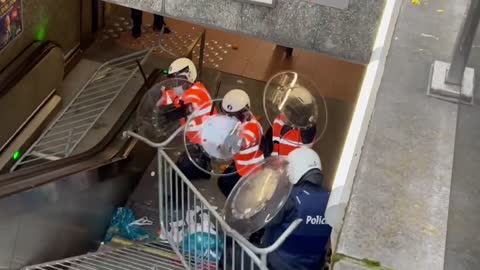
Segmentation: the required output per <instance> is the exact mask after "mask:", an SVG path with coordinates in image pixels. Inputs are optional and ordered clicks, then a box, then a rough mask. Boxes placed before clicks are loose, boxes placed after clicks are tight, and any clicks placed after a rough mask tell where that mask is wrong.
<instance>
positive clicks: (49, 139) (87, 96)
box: [11, 49, 152, 171]
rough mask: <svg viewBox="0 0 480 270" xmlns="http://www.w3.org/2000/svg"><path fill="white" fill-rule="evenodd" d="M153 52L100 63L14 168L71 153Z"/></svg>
mask: <svg viewBox="0 0 480 270" xmlns="http://www.w3.org/2000/svg"><path fill="white" fill-rule="evenodd" d="M151 52H152V50H151V49H147V50H144V51H140V52H135V53H132V54H129V55H125V56H122V57H119V58H115V59H112V60H110V61H108V62H106V63H104V64H103V65H101V66H100V67H99V68H98V69H97V71H96V72H95V73H94V74H93V75H92V76H91V77H90V79H89V80H88V81H87V83H86V84H85V85H84V86H83V87H82V89H81V90H80V91H79V92H78V93H77V95H76V96H75V97H74V98H73V100H72V101H71V102H70V103H69V104H68V105H67V107H66V108H65V109H64V110H63V111H62V112H61V113H60V114H59V116H58V117H57V118H56V119H55V120H54V121H53V122H52V123H51V124H50V126H49V127H48V128H47V129H45V131H44V132H43V133H42V135H40V137H39V138H38V139H37V141H36V142H35V143H34V144H32V146H30V148H29V149H28V150H27V151H26V152H25V154H24V155H23V156H22V157H21V158H20V159H19V160H18V161H17V162H16V163H15V164H14V166H13V167H12V168H11V171H14V170H16V169H17V168H18V167H19V166H32V165H37V164H42V163H45V162H48V161H52V160H58V159H62V158H66V157H68V156H70V155H71V154H72V152H73V151H74V150H75V148H76V147H77V146H78V144H79V143H80V142H81V141H82V139H83V138H84V137H85V135H86V134H87V133H88V131H89V130H90V129H91V128H92V127H93V126H94V125H95V123H96V122H97V120H98V119H99V118H100V116H101V115H102V114H103V113H104V112H105V111H106V110H107V108H108V107H109V106H110V105H111V104H112V102H113V101H114V100H115V98H116V97H117V96H118V95H119V94H120V93H121V92H122V90H123V88H124V87H125V85H126V84H127V82H128V81H129V80H130V79H131V78H132V77H133V75H134V74H135V73H136V72H137V70H138V66H137V61H139V62H140V63H143V62H144V61H145V60H146V59H147V57H148V56H149V55H150V53H151Z"/></svg>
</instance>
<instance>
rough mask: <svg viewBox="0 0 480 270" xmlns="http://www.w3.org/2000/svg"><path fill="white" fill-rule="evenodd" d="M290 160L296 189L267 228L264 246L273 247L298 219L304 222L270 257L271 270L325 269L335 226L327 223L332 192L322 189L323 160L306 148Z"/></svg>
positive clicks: (289, 170) (290, 174)
mask: <svg viewBox="0 0 480 270" xmlns="http://www.w3.org/2000/svg"><path fill="white" fill-rule="evenodd" d="M287 158H288V162H289V164H288V174H289V180H290V182H291V183H292V184H293V185H294V186H293V189H292V192H291V194H290V197H289V199H288V201H287V203H286V204H285V206H284V207H283V208H282V210H281V211H280V213H278V214H277V215H276V216H275V218H274V219H273V220H272V221H271V222H270V223H269V224H268V225H267V226H266V227H265V234H264V243H265V244H266V245H267V246H269V245H271V244H273V243H274V242H275V240H277V239H278V237H279V236H280V235H281V234H282V233H283V232H284V231H285V230H286V229H287V228H288V226H289V225H290V224H291V223H292V222H293V221H294V220H295V219H297V218H302V219H303V222H302V224H301V225H300V226H299V227H298V228H297V229H296V230H294V231H293V233H292V234H291V235H290V236H289V237H288V238H287V239H286V240H285V242H284V243H283V244H282V245H281V246H280V247H279V248H278V249H277V250H275V251H274V252H272V253H270V254H269V255H268V265H269V269H274V270H283V269H285V270H286V269H296V270H311V269H322V267H323V265H324V263H325V255H326V252H327V246H328V245H329V243H330V233H331V227H330V226H329V225H328V224H326V222H325V210H326V207H327V203H328V198H329V195H330V193H329V192H328V191H326V190H324V189H322V187H321V183H322V181H323V174H322V165H321V161H320V158H319V156H318V155H317V153H316V152H315V151H314V150H312V149H310V148H305V147H302V148H298V149H296V150H294V151H292V152H291V153H290V154H289V155H288V157H287Z"/></svg>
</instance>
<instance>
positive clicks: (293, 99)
mask: <svg viewBox="0 0 480 270" xmlns="http://www.w3.org/2000/svg"><path fill="white" fill-rule="evenodd" d="M263 109H264V113H265V116H266V117H267V120H268V122H269V124H270V125H271V126H273V123H274V121H275V120H276V119H278V120H280V122H283V123H284V124H285V125H286V126H288V127H290V128H294V129H300V130H309V131H312V130H314V132H315V137H314V140H313V143H315V142H317V141H318V140H319V139H321V138H322V136H323V134H324V133H325V130H326V128H327V122H328V109H327V103H326V100H325V98H324V97H323V95H322V93H321V92H320V90H319V89H318V88H317V87H316V86H315V84H314V83H313V82H312V81H311V80H309V79H308V78H306V77H305V76H303V75H301V74H299V73H297V72H294V71H283V72H280V73H277V74H275V75H274V76H273V77H272V78H270V80H269V81H268V82H267V84H266V86H265V89H264V92H263ZM292 143H295V142H292Z"/></svg>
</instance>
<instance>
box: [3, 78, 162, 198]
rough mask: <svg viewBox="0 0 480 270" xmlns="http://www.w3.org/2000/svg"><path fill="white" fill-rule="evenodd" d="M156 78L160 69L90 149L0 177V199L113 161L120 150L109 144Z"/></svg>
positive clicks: (119, 132)
mask: <svg viewBox="0 0 480 270" xmlns="http://www.w3.org/2000/svg"><path fill="white" fill-rule="evenodd" d="M159 75H160V70H158V69H155V70H154V71H153V72H152V73H151V74H150V75H149V77H148V79H147V81H146V82H145V83H144V84H143V85H142V87H141V88H140V90H139V91H138V92H137V94H136V95H135V97H134V98H133V99H132V101H131V102H130V103H129V105H128V106H127V108H126V110H125V111H124V112H123V113H122V114H121V116H120V118H119V119H118V121H117V122H116V123H115V124H114V126H113V127H112V129H111V130H110V131H109V132H108V134H107V135H106V136H105V137H104V138H102V140H101V141H100V142H99V143H98V144H97V145H95V146H94V147H93V148H92V149H90V150H88V151H85V152H83V153H80V154H78V155H74V156H71V157H67V158H64V159H60V160H56V161H51V162H48V163H44V164H39V165H36V166H32V167H28V168H25V169H21V170H18V171H14V172H12V173H9V174H4V175H0V198H3V197H6V196H10V195H12V194H15V193H19V192H22V191H25V190H29V189H32V188H34V187H37V186H40V185H44V184H46V183H49V182H53V181H55V180H57V179H61V178H63V177H65V176H68V175H71V174H74V173H77V172H81V171H85V170H89V169H92V168H95V167H97V166H99V165H102V164H106V163H108V162H110V161H111V160H112V159H114V158H115V157H116V156H117V155H118V154H119V153H120V152H121V150H122V148H123V147H118V146H113V145H112V142H113V141H114V140H115V138H117V136H118V135H119V134H120V135H122V134H121V132H122V131H123V130H122V128H123V126H124V125H125V123H126V122H127V120H128V119H129V118H130V117H131V115H133V114H134V113H135V109H136V107H137V105H138V103H139V102H140V100H141V98H142V97H143V95H144V94H145V93H146V91H147V90H148V89H149V88H150V87H151V86H152V85H153V83H155V81H156V80H157V78H158V76H159ZM122 146H123V145H122Z"/></svg>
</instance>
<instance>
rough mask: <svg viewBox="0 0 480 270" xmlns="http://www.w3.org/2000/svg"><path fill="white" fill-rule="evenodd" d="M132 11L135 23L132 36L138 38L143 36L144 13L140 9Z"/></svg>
mask: <svg viewBox="0 0 480 270" xmlns="http://www.w3.org/2000/svg"><path fill="white" fill-rule="evenodd" d="M130 10H131V17H132V21H133V26H132V36H133V37H134V38H138V37H140V36H141V35H142V16H143V12H142V11H141V10H138V9H133V8H132V9H130Z"/></svg>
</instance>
